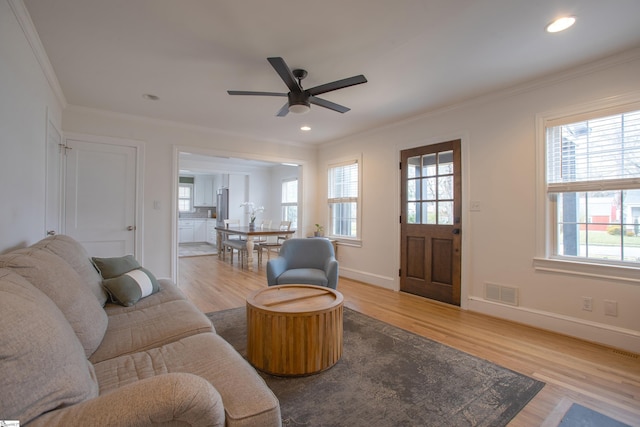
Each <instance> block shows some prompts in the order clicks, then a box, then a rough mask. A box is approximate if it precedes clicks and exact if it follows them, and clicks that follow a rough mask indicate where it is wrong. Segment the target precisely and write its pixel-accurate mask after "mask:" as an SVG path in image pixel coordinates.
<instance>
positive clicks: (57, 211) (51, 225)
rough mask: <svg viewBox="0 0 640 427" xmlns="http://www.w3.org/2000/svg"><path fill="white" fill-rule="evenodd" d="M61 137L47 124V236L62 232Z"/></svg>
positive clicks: (55, 129) (58, 132)
mask: <svg viewBox="0 0 640 427" xmlns="http://www.w3.org/2000/svg"><path fill="white" fill-rule="evenodd" d="M63 150H64V148H63V145H62V135H61V134H60V131H58V129H57V128H56V127H55V126H54V124H53V123H51V122H48V123H47V172H46V178H45V179H46V184H45V224H44V227H45V228H44V229H45V232H46V234H47V235H53V234H59V233H61V232H62V191H61V190H62V173H61V165H62V159H63V154H64V153H63Z"/></svg>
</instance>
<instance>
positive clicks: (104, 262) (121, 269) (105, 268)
mask: <svg viewBox="0 0 640 427" xmlns="http://www.w3.org/2000/svg"><path fill="white" fill-rule="evenodd" d="M91 260H92V261H93V265H95V266H96V268H97V269H98V271H99V272H100V274H101V275H102V278H103V279H112V278H114V277H118V276H121V275H123V274H124V273H128V272H130V271H131V270H135V269H136V268H140V267H141V265H140V264H139V263H138V261H136V259H135V258H134V257H133V255H125V256H121V257H114V258H91Z"/></svg>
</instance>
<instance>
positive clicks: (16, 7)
mask: <svg viewBox="0 0 640 427" xmlns="http://www.w3.org/2000/svg"><path fill="white" fill-rule="evenodd" d="M7 3H9V7H10V8H11V11H12V12H13V14H14V16H15V17H16V20H17V21H18V24H20V28H22V32H23V33H24V36H25V37H26V39H27V41H28V42H29V46H31V51H32V52H33V54H34V55H35V57H36V60H37V61H38V64H40V68H41V69H42V72H43V73H44V75H45V77H46V79H47V82H48V83H49V87H51V90H52V91H53V93H54V94H55V96H56V98H57V99H58V102H59V103H60V105H61V106H62V108H63V109H64V108H66V107H67V100H66V98H65V96H64V93H63V92H62V87H61V86H60V82H59V81H58V77H57V76H56V73H55V71H53V66H52V65H51V62H50V61H49V56H47V52H46V51H45V50H44V46H43V45H42V41H41V40H40V36H39V35H38V31H36V27H35V25H34V24H33V21H32V20H31V15H29V11H28V10H27V7H26V6H25V4H24V2H23V1H22V0H7Z"/></svg>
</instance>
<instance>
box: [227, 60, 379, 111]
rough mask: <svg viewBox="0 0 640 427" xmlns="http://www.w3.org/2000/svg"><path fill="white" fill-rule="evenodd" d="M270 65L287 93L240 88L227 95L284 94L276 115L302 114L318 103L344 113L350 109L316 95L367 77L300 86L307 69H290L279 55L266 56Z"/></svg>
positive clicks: (363, 81)
mask: <svg viewBox="0 0 640 427" xmlns="http://www.w3.org/2000/svg"><path fill="white" fill-rule="evenodd" d="M267 60H268V61H269V63H270V64H271V66H272V67H273V68H274V69H275V70H276V72H277V73H278V75H279V76H280V78H281V79H282V81H284V83H285V85H287V87H288V88H289V92H288V93H280V92H253V91H242V90H228V91H227V93H228V94H229V95H253V96H286V97H287V98H288V101H287V103H286V104H285V105H283V106H282V108H281V109H280V110H279V111H278V113H277V114H276V116H278V117H284V116H286V115H287V114H288V113H295V114H304V113H307V112H309V110H310V109H311V104H314V105H318V106H320V107H324V108H328V109H329V110H333V111H337V112H339V113H346V112H347V111H349V110H350V109H349V108H347V107H345V106H344V105H340V104H336V103H334V102H331V101H327V100H326V99H323V98H318V97H317V96H316V95H321V94H323V93H327V92H331V91H334V90H338V89H343V88H345V87H349V86H354V85H359V84H362V83H366V82H367V79H366V78H365V77H364V76H363V75H362V74H360V75H358V76H353V77H349V78H346V79H342V80H336V81H334V82H331V83H326V84H323V85H320V86H316V87H312V88H311V89H303V88H302V79H304V78H305V77H306V76H307V71H306V70H302V69H295V70H293V71H292V70H291V69H290V68H289V67H288V66H287V64H286V63H285V62H284V59H282V58H280V57H272V58H267Z"/></svg>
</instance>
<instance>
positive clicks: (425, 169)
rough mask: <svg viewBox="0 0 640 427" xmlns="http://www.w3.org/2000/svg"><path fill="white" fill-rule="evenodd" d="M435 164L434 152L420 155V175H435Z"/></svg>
mask: <svg viewBox="0 0 640 427" xmlns="http://www.w3.org/2000/svg"><path fill="white" fill-rule="evenodd" d="M436 165H437V160H436V154H427V155H425V156H422V176H434V175H436V171H437V168H436Z"/></svg>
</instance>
